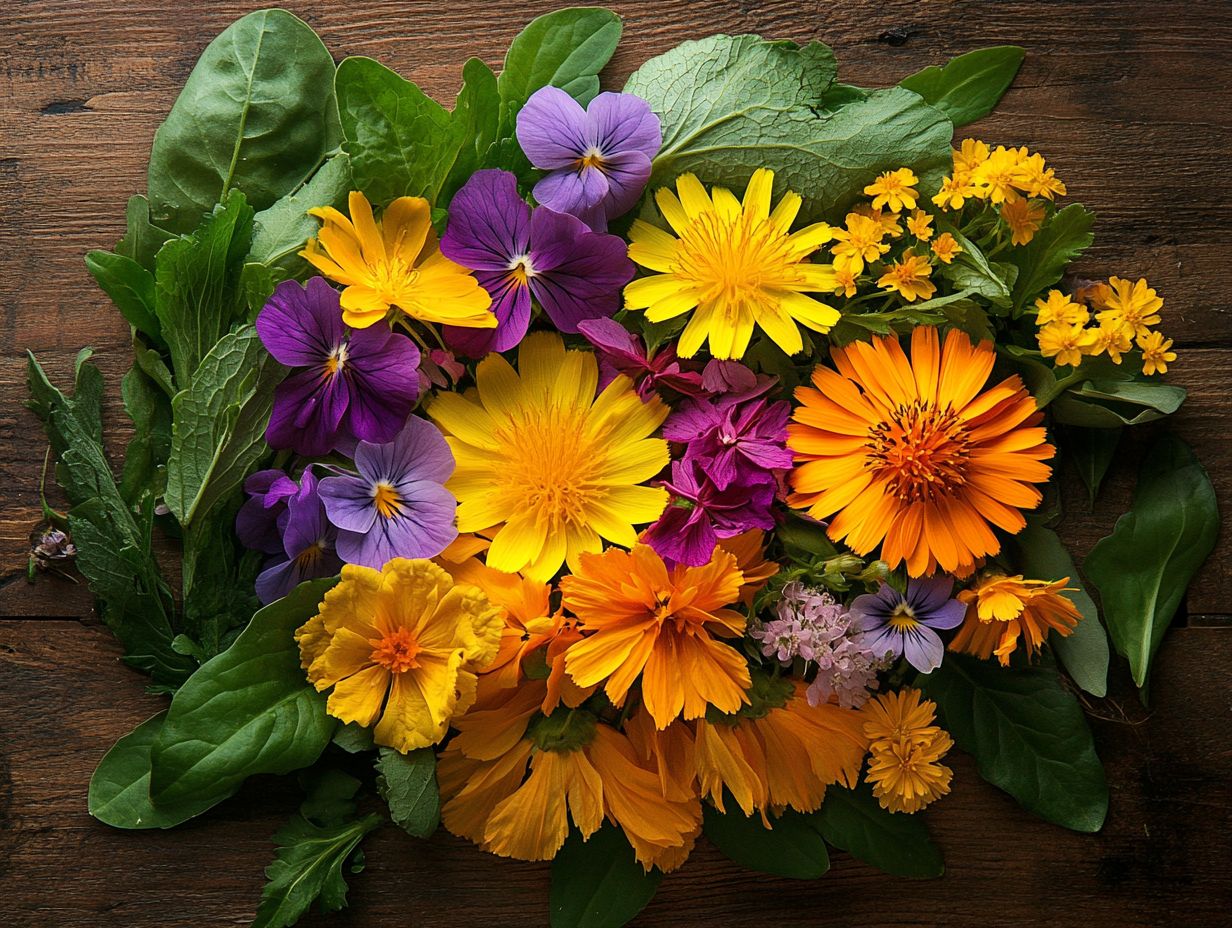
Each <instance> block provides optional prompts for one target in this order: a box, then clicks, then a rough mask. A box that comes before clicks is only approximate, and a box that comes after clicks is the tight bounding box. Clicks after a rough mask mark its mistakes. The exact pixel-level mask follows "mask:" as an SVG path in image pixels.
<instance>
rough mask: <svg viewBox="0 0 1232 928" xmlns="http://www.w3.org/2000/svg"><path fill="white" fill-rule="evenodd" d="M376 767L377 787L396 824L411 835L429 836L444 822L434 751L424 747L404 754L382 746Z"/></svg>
mask: <svg viewBox="0 0 1232 928" xmlns="http://www.w3.org/2000/svg"><path fill="white" fill-rule="evenodd" d="M376 769H377V773H378V777H377V790H378V791H379V792H380V794H381V798H382V799H384V800H385V802H386V804H387V805H388V806H389V816H390V818H392V819H393V820H394V824H395V825H397V826H398V827H399V828H401V829H402V830H403V831H405V832H406V833H407V834H409V835H411V836H412V837H415V838H430V837H431V836H432V833H433V832H434V831H436V828H437V826H438V825H439V824H440V822H441V796H440V793H439V791H438V790H437V786H436V754H435V753H434V752H433V750H432V749H431V748H421V749H420V750H418V751H411V752H410V753H409V754H402V753H400V752H399V751H395V750H394V749H393V748H381V753H380V756H379V757H378V758H377V762H376Z"/></svg>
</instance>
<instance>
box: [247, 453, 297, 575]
mask: <svg viewBox="0 0 1232 928" xmlns="http://www.w3.org/2000/svg"><path fill="white" fill-rule="evenodd" d="M244 492H245V493H247V494H248V499H246V500H245V501H244V505H242V506H241V507H240V511H239V513H237V514H236V517H235V534H236V535H237V536H238V537H239V540H240V544H242V545H243V546H244V547H245V548H251V549H252V550H254V551H263V552H264V553H266V554H279V553H280V552H281V551H282V530H283V527H284V526H285V525H286V521H287V500H289V499H290V498H291V497H292V496H294V495H295V494H296V493H298V492H299V484H297V483H296V482H295V481H294V480H292V479H291V478H290V477H288V476H287V475H286V474H284V473H283V472H282V471H280V470H259V471H257V472H256V473H255V474H252V475H251V476H250V477H249V478H248V479H247V480H245V481H244Z"/></svg>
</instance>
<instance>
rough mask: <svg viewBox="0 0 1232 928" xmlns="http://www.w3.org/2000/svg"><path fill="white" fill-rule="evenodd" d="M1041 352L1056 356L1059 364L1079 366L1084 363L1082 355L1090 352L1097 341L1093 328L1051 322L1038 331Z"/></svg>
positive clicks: (1037, 336) (1047, 355)
mask: <svg viewBox="0 0 1232 928" xmlns="http://www.w3.org/2000/svg"><path fill="white" fill-rule="evenodd" d="M1036 338H1037V339H1038V341H1039V347H1040V354H1042V355H1043V356H1044V357H1046V358H1055V359H1056V363H1057V364H1064V365H1069V366H1071V367H1077V366H1078V365H1079V364H1081V363H1082V356H1083V355H1084V354H1090V353H1091V349H1092V348H1093V347H1094V346H1095V344H1096V341H1097V336H1096V333H1095V331H1094V330H1093V329H1084V328H1083V327H1082V326H1081V325H1068V324H1066V323H1064V322H1050V323H1048V325H1046V326H1043V327H1042V328H1041V329H1040V330H1039V331H1038V332H1037V333H1036Z"/></svg>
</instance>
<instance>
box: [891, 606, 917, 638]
mask: <svg viewBox="0 0 1232 928" xmlns="http://www.w3.org/2000/svg"><path fill="white" fill-rule="evenodd" d="M889 624H890V628H892V629H894V631H896V632H909V631H911V630H912V629H913V628H916V627H917V626H918V625H920V620H919V619H917V618H916V617H915V611H914V610H913V609H912V608H911V607H910V606H908V605H907V604H906V603H899V604H898V605H897V606H895V607H894V611H893V612H891V613H890V619H889Z"/></svg>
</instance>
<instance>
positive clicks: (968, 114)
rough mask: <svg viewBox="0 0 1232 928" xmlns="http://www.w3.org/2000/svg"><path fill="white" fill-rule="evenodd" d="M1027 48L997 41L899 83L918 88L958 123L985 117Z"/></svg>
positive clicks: (932, 103) (994, 104)
mask: <svg viewBox="0 0 1232 928" xmlns="http://www.w3.org/2000/svg"><path fill="white" fill-rule="evenodd" d="M1025 55H1026V51H1025V50H1024V49H1022V48H1019V47H1018V46H1017V45H994V46H992V47H991V48H980V49H976V50H975V51H973V52H968V53H967V54H965V55H959V56H958V57H957V58H951V59H950V60H949V61H948V62H947V63H946V64H945V65H943V66H942V67H940V68H938V67H935V66H934V67H929V68H925V69H924V70H923V71H917V72H916V73H915V74H912V75H911V76H910V77H905V78H903V79H902V80H901V81H899V85H900V86H902V87H906V88H907V89H908V90H914V91H915V92H916V93H918V94H919V95H920V96H921V97H923V98H924V99H925V100H926V101H928V103H929V104H930V105H931V106H934V107H936V108H937V109H939V110H940V111H941V112H943V113H945V115H946V116H948V117H950V121H951V122H953V123H954V126H955V127H958V126H965V125H967V123H971V122H975V121H976V120H977V119H983V118H984V117H985V116H987V115H988V114H989V113H991V112H992V111H993V107H995V106H996V105H997V101H998V100H1000V99H1001V97H1002V95H1003V94H1004V93H1005V91H1006V90H1008V89H1009V86H1010V83H1011V82H1012V81H1013V80H1014V75H1015V74H1017V73H1018V68H1019V67H1021V65H1022V59H1023V57H1024V56H1025Z"/></svg>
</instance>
